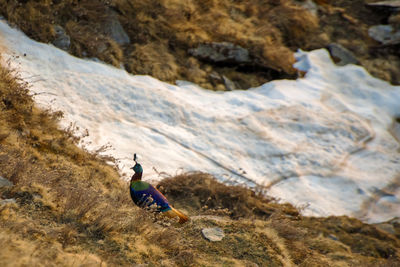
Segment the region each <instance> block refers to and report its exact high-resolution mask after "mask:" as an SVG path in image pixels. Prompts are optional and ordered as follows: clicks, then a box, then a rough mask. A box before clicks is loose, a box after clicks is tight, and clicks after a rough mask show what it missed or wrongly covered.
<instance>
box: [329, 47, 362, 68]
mask: <svg viewBox="0 0 400 267" xmlns="http://www.w3.org/2000/svg"><path fill="white" fill-rule="evenodd" d="M328 50H329V53H330V54H331V57H332V58H333V59H334V60H335V61H338V62H336V65H339V66H344V65H347V64H356V65H357V64H360V62H359V61H358V59H357V58H356V56H355V55H354V54H353V53H352V52H351V51H349V50H348V49H346V48H345V47H343V46H341V45H340V44H336V43H332V44H329V45H328Z"/></svg>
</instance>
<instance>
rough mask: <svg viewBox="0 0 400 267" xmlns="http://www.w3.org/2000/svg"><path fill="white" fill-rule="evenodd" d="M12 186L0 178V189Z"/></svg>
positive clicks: (9, 182)
mask: <svg viewBox="0 0 400 267" xmlns="http://www.w3.org/2000/svg"><path fill="white" fill-rule="evenodd" d="M13 185H14V184H13V183H12V182H11V181H9V180H7V179H6V178H4V177H2V176H0V188H1V187H8V186H13Z"/></svg>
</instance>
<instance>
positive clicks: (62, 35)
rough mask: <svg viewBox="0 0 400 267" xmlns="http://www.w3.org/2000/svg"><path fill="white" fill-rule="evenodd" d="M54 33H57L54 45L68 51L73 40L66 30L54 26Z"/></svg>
mask: <svg viewBox="0 0 400 267" xmlns="http://www.w3.org/2000/svg"><path fill="white" fill-rule="evenodd" d="M53 28H54V31H55V33H56V38H55V39H54V41H53V45H54V46H56V47H58V48H60V49H62V50H65V51H68V49H69V47H70V45H71V39H70V37H69V35H68V34H67V33H66V32H65V30H64V28H63V27H61V26H60V25H54V26H53Z"/></svg>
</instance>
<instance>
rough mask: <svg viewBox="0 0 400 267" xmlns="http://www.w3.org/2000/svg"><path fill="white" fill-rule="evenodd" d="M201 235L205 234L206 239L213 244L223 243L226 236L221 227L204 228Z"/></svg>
mask: <svg viewBox="0 0 400 267" xmlns="http://www.w3.org/2000/svg"><path fill="white" fill-rule="evenodd" d="M201 233H202V234H203V236H204V238H206V239H207V240H209V241H211V242H216V241H221V240H222V238H224V236H225V234H224V230H222V229H221V228H219V227H214V228H204V229H202V230H201Z"/></svg>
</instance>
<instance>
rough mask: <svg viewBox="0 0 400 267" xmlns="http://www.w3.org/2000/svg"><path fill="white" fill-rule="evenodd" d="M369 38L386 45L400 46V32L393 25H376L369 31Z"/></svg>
mask: <svg viewBox="0 0 400 267" xmlns="http://www.w3.org/2000/svg"><path fill="white" fill-rule="evenodd" d="M368 34H369V36H370V37H371V38H372V39H374V40H375V41H378V42H380V43H382V44H384V45H396V44H400V30H398V31H395V30H394V29H393V27H392V26H391V25H375V26H372V27H370V28H369V29H368Z"/></svg>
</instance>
